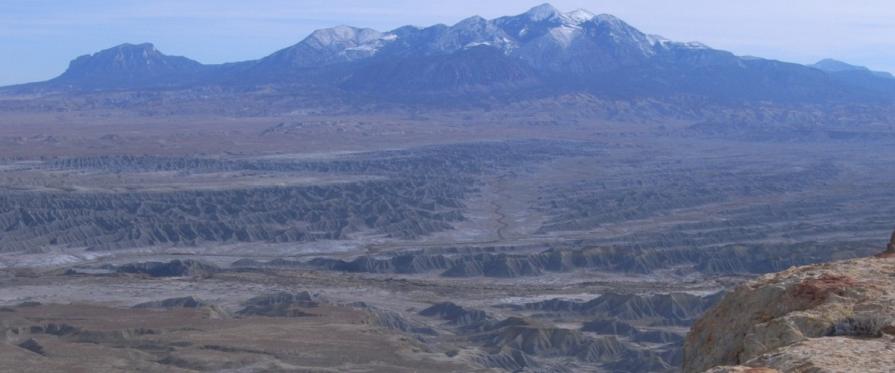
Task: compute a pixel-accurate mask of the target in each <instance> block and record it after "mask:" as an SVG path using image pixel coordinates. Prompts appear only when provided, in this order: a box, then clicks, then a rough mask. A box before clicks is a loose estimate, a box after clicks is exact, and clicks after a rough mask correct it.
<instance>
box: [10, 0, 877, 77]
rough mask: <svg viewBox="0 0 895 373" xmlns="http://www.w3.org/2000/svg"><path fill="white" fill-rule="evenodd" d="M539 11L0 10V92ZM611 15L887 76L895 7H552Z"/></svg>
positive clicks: (330, 5) (589, 2) (237, 3)
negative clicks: (150, 55)
mask: <svg viewBox="0 0 895 373" xmlns="http://www.w3.org/2000/svg"><path fill="white" fill-rule="evenodd" d="M542 2H543V0H532V1H527V0H526V1H523V0H451V1H438V2H434V1H420V0H416V1H411V0H377V1H360V0H291V1H290V0H155V1H153V0H0V85H7V84H14V83H22V82H29V81H37V80H45V79H49V78H52V77H54V76H56V75H58V74H59V73H61V72H62V71H63V70H65V68H66V66H67V65H68V62H69V61H70V60H71V59H73V58H75V57H77V56H79V55H82V54H87V53H92V52H95V51H97V50H100V49H104V48H108V47H110V46H114V45H117V44H120V43H124V42H134V43H136V42H152V43H154V44H155V45H156V46H157V47H158V48H159V49H160V50H161V51H163V52H165V53H167V54H173V55H185V56H187V57H190V58H193V59H196V60H199V61H201V62H205V63H220V62H231V61H239V60H247V59H255V58H259V57H262V56H264V55H267V54H269V53H271V52H273V51H275V50H277V49H280V48H283V47H286V46H288V45H291V44H294V43H296V42H298V41H300V40H301V39H303V38H304V37H305V36H307V35H308V34H309V33H310V32H311V31H313V30H314V29H318V28H323V27H329V26H335V25H340V24H348V25H353V26H364V27H372V28H376V29H379V30H389V29H393V28H396V27H398V26H402V25H405V24H414V25H420V26H426V25H430V24H435V23H446V24H453V23H455V22H457V21H459V20H461V19H463V18H465V17H467V16H471V15H475V14H478V15H481V16H484V17H486V18H493V17H497V16H501V15H509V14H517V13H521V12H523V11H525V10H527V9H528V8H530V7H532V6H535V5H537V4H539V3H542ZM552 4H553V5H555V6H556V7H558V8H560V9H561V10H564V11H566V10H573V9H576V8H585V9H588V10H591V11H593V12H595V13H610V14H614V15H616V16H618V17H620V18H622V19H624V20H626V21H627V22H628V23H631V24H632V25H634V26H635V27H637V28H639V29H641V30H642V31H644V32H647V33H652V34H659V35H662V36H665V37H667V38H670V39H674V40H680V41H700V42H703V43H706V44H708V45H710V46H712V47H715V48H720V49H727V50H730V51H733V52H735V53H737V54H742V55H756V56H761V57H769V58H776V59H781V60H786V61H793V62H800V63H808V62H814V61H816V60H818V59H821V58H824V57H833V58H838V59H842V60H846V61H848V62H852V63H856V64H863V65H867V66H870V67H871V68H874V69H879V70H886V71H893V72H895V3H893V2H892V1H891V0H855V1H842V0H786V1H780V0H748V1H740V0H652V1H647V0H555V1H552Z"/></svg>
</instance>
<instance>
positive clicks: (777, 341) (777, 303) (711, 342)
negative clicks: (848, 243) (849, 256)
mask: <svg viewBox="0 0 895 373" xmlns="http://www.w3.org/2000/svg"><path fill="white" fill-rule="evenodd" d="M893 239H895V238H893ZM892 247H893V245H890V247H889V249H890V250H889V251H887V252H886V253H883V254H881V255H878V256H876V257H872V258H863V259H855V260H849V261H843V262H835V263H828V264H818V265H810V266H805V267H798V268H791V269H789V270H787V271H784V272H781V273H777V274H771V275H767V276H764V277H761V278H759V279H757V280H754V281H751V282H748V283H746V284H743V285H741V286H740V287H738V288H737V289H736V290H735V291H733V292H731V293H730V294H728V295H727V296H726V297H725V298H724V299H723V300H722V301H721V302H720V303H719V304H717V305H716V306H715V307H713V308H712V309H710V310H709V311H708V312H707V313H706V314H705V315H704V316H703V318H702V319H701V320H698V321H697V322H696V323H695V324H694V326H693V329H692V330H691V332H690V334H689V335H688V336H687V340H686V342H685V346H684V371H685V372H704V371H709V372H718V373H720V372H775V371H779V372H845V371H851V372H884V371H885V372H888V371H891V370H892V369H895V281H893V280H895V256H893V255H891V249H892Z"/></svg>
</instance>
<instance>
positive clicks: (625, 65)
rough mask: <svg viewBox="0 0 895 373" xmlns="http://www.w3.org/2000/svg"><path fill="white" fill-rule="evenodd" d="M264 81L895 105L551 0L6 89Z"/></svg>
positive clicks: (851, 75) (109, 64)
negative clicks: (493, 13) (210, 61)
mask: <svg viewBox="0 0 895 373" xmlns="http://www.w3.org/2000/svg"><path fill="white" fill-rule="evenodd" d="M848 66H851V65H848ZM262 86H274V87H280V90H281V91H282V92H285V93H287V94H295V93H297V92H308V91H311V90H314V89H323V90H325V91H327V92H330V94H335V95H339V96H346V95H347V96H353V97H361V96H362V97H367V98H368V99H372V100H379V101H392V102H397V103H402V104H414V103H418V102H424V101H438V100H439V99H440V97H455V98H457V97H466V99H467V101H468V102H475V100H480V99H482V98H495V97H498V98H500V100H502V101H504V102H510V101H518V100H519V98H520V97H532V96H538V97H547V96H561V95H567V94H577V93H585V94H589V95H595V96H598V97H603V98H606V99H612V100H631V99H658V100H663V101H668V100H673V101H682V100H683V101H694V102H699V101H707V102H714V103H719V104H722V105H738V104H742V103H761V102H772V103H776V104H820V105H827V104H854V103H860V104H865V103H871V104H882V105H892V104H895V79H887V78H885V77H884V76H881V75H878V74H876V73H872V74H871V73H869V70H867V71H864V70H862V69H846V70H844V71H840V70H836V71H830V70H829V69H826V70H825V69H824V68H823V66H819V67H818V66H804V65H799V64H794V63H787V62H781V61H775V60H769V59H761V58H754V57H740V56H737V55H735V54H734V53H731V52H728V51H724V50H718V49H713V48H711V47H708V46H706V45H704V44H701V43H698V42H675V41H671V40H668V39H665V38H663V37H661V36H657V35H654V34H647V33H644V32H642V31H640V30H638V29H637V28H635V27H633V26H631V25H629V24H627V23H626V22H624V21H623V20H621V19H619V18H617V17H615V16H612V15H608V14H595V13H593V12H590V11H587V10H583V9H578V10H574V11H570V12H562V11H560V10H558V9H557V8H555V7H553V6H552V5H550V4H542V5H539V6H537V7H534V8H532V9H530V10H529V11H527V12H525V13H522V14H518V15H515V16H505V17H499V18H494V19H490V20H489V19H485V18H482V17H479V16H473V17H469V18H466V19H464V20H461V21H460V22H458V23H456V24H454V25H451V26H448V25H442V24H439V25H433V26H428V27H416V26H403V27H399V28H396V29H394V30H391V31H386V32H382V31H377V30H373V29H368V28H358V27H352V26H344V25H343V26H336V27H332V28H327V29H321V30H317V31H314V32H313V33H312V34H311V35H309V36H308V37H306V38H305V39H303V40H301V41H299V42H298V43H296V44H294V45H292V46H289V47H286V48H283V49H280V50H278V51H276V52H274V53H272V54H270V55H268V56H265V57H262V58H260V59H257V60H250V61H243V62H236V63H229V64H220V65H204V64H201V63H199V62H196V61H193V60H190V59H188V58H186V57H177V56H167V55H164V54H162V53H161V52H159V51H158V50H156V49H155V47H154V46H152V44H148V43H146V44H136V45H135V44H123V45H120V46H117V47H113V48H110V49H107V50H103V51H100V52H97V53H95V54H92V55H86V56H81V57H79V58H78V59H76V60H74V61H73V62H72V64H71V66H70V67H69V69H68V70H67V71H66V72H65V73H63V74H62V75H60V76H59V77H57V78H54V79H51V80H49V81H46V82H38V83H29V84H25V85H19V86H13V87H5V90H6V91H9V90H10V89H11V90H13V91H25V92H28V91H68V92H84V91H87V92H101V91H105V90H137V91H138V90H145V89H192V88H195V87H231V88H233V87H235V88H236V89H238V90H246V89H249V90H250V89H252V87H262ZM467 96H468V97H467Z"/></svg>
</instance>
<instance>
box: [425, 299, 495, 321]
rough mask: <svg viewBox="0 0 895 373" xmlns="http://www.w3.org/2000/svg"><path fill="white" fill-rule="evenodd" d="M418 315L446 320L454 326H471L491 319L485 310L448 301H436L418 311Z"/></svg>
mask: <svg viewBox="0 0 895 373" xmlns="http://www.w3.org/2000/svg"><path fill="white" fill-rule="evenodd" d="M420 315H422V316H426V317H437V318H440V319H442V320H447V321H448V323H450V324H451V325H456V326H472V325H476V324H481V323H484V322H486V321H488V320H490V319H491V318H490V317H489V316H488V314H486V313H485V311H481V310H470V309H465V308H463V307H460V306H458V305H456V304H454V303H450V302H444V303H438V304H436V305H433V306H432V307H429V308H426V309H424V310H422V311H420Z"/></svg>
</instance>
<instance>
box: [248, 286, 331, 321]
mask: <svg viewBox="0 0 895 373" xmlns="http://www.w3.org/2000/svg"><path fill="white" fill-rule="evenodd" d="M319 305H320V303H319V302H317V301H315V300H314V298H313V297H312V296H311V294H310V293H308V292H307V291H303V292H300V293H295V294H292V293H285V292H283V293H275V294H268V295H261V296H257V297H254V298H252V299H249V300H248V301H246V302H245V308H243V309H242V310H240V311H239V312H237V314H238V315H240V316H267V317H304V316H313V314H310V313H308V312H306V310H307V309H309V308H315V307H318V306H319Z"/></svg>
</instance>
